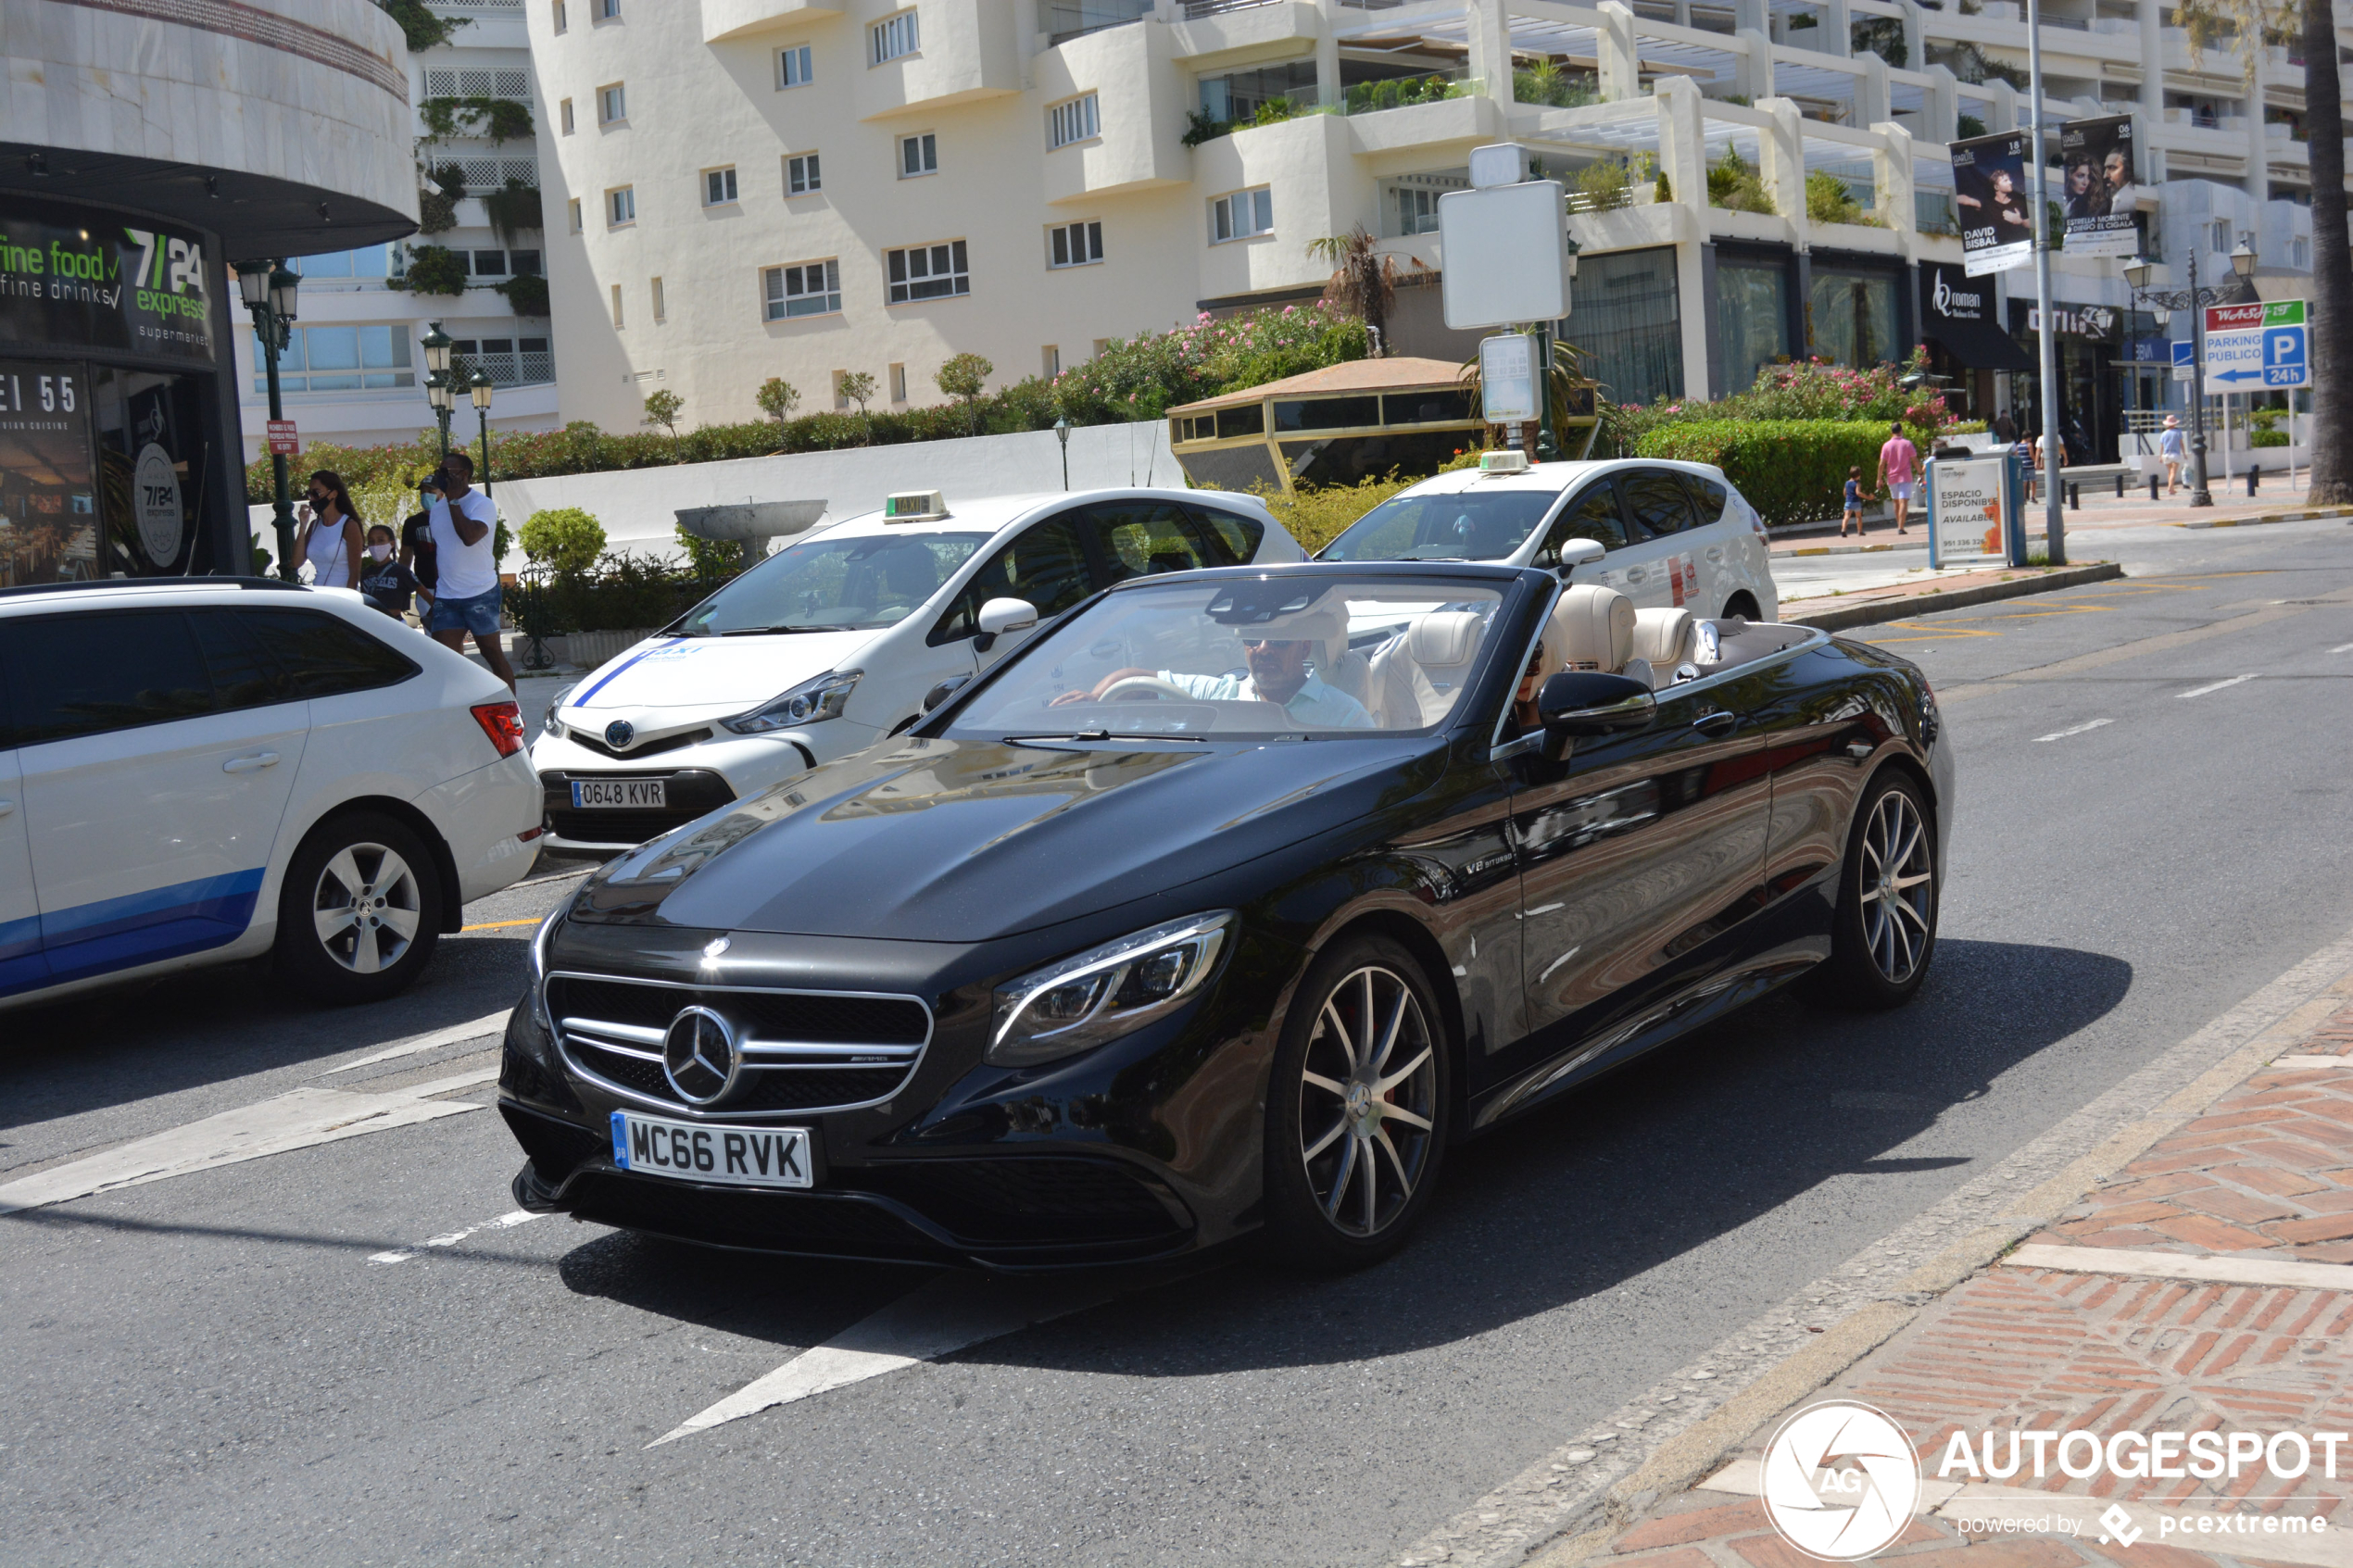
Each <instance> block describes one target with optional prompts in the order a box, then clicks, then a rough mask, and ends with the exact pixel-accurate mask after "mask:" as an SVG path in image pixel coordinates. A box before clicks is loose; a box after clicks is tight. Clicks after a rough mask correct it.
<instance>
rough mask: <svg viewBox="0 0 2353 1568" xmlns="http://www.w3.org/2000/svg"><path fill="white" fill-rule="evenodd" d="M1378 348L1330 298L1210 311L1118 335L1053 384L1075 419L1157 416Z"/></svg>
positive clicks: (1093, 421)
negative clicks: (1238, 311)
mask: <svg viewBox="0 0 2353 1568" xmlns="http://www.w3.org/2000/svg"><path fill="white" fill-rule="evenodd" d="M1370 352H1372V339H1371V336H1370V335H1369V334H1368V333H1367V332H1365V323H1364V322H1363V321H1362V320H1358V319H1357V318H1356V317H1353V316H1351V315H1348V314H1347V313H1346V312H1344V311H1342V310H1340V308H1339V307H1336V306H1333V305H1330V304H1328V303H1327V302H1326V301H1324V300H1320V299H1319V300H1316V301H1315V302H1313V303H1312V304H1307V305H1285V306H1281V307H1276V306H1267V307H1265V308H1263V309H1259V310H1252V311H1248V312H1246V313H1244V314H1242V315H1239V316H1235V317H1230V318H1228V319H1227V320H1216V319H1214V318H1213V317H1212V316H1211V315H1210V314H1209V313H1208V312H1207V311H1203V312H1202V313H1201V314H1200V315H1199V316H1197V317H1195V318H1194V319H1193V322H1192V324H1191V325H1190V326H1186V327H1173V328H1171V329H1170V330H1169V331H1167V332H1139V334H1137V335H1136V336H1134V337H1131V338H1114V340H1113V341H1112V342H1110V343H1109V344H1106V345H1104V347H1103V350H1102V352H1101V353H1100V354H1098V355H1096V356H1095V357H1094V358H1092V359H1089V360H1088V361H1087V362H1086V363H1085V364H1083V365H1075V366H1073V367H1072V368H1071V369H1069V370H1064V371H1063V373H1062V374H1061V375H1059V376H1056V377H1055V378H1054V379H1053V381H1052V383H1051V385H1050V388H1049V390H1050V391H1051V395H1053V396H1054V397H1055V398H1056V399H1057V400H1059V401H1060V402H1061V404H1062V406H1063V408H1065V409H1066V410H1067V411H1068V413H1069V416H1070V419H1071V422H1072V423H1074V424H1105V423H1111V422H1115V421H1117V420H1156V419H1159V418H1160V417H1161V416H1162V415H1164V414H1165V413H1166V412H1167V411H1168V410H1169V409H1171V408H1176V407H1177V406H1178V405H1179V404H1184V403H1194V402H1199V401H1200V400H1201V399H1202V398H1204V397H1214V396H1216V395H1218V394H1220V393H1223V392H1232V391H1239V389H1241V388H1242V387H1246V386H1257V385H1259V384H1260V383H1264V382H1270V381H1279V380H1281V379H1282V378H1283V377H1285V376H1295V375H1299V374H1301V373H1302V372H1304V371H1307V370H1322V369H1323V368H1324V367H1325V366H1327V365H1338V364H1341V363H1343V362H1345V361H1347V360H1350V359H1362V358H1365V356H1366V355H1367V354H1369V353H1370Z"/></svg>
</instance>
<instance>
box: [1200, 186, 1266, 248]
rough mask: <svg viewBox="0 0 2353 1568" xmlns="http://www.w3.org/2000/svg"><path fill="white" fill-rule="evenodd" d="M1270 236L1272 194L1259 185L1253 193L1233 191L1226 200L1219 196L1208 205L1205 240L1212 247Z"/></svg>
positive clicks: (1225, 197)
mask: <svg viewBox="0 0 2353 1568" xmlns="http://www.w3.org/2000/svg"><path fill="white" fill-rule="evenodd" d="M1273 232H1275V197H1274V193H1272V192H1271V191H1268V190H1267V189H1266V188H1265V186H1263V185H1262V186H1260V187H1259V188H1258V189H1257V190H1255V191H1236V192H1235V193H1234V194H1232V195H1230V196H1219V197H1218V198H1217V199H1216V200H1215V201H1214V202H1211V203H1210V204H1209V239H1210V243H1211V244H1212V245H1221V244H1223V243H1224V242H1226V241H1227V240H1242V239H1248V238H1249V237H1250V236H1251V235H1252V234H1271V233H1273Z"/></svg>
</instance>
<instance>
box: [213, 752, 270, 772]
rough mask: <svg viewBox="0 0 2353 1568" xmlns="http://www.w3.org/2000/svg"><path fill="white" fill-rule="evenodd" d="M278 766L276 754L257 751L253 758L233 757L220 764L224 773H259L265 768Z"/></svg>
mask: <svg viewBox="0 0 2353 1568" xmlns="http://www.w3.org/2000/svg"><path fill="white" fill-rule="evenodd" d="M277 765H278V754H277V753H276V752H274V751H257V752H255V753H254V754H253V755H252V756H251V757H232V758H231V759H229V760H227V761H226V762H223V763H222V764H220V771H222V772H224V773H258V772H259V771H261V770H262V769H264V768H274V767H276V766H277Z"/></svg>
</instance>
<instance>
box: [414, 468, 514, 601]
mask: <svg viewBox="0 0 2353 1568" xmlns="http://www.w3.org/2000/svg"><path fill="white" fill-rule="evenodd" d="M458 509H459V511H461V512H463V513H465V514H466V516H468V517H469V518H472V520H473V521H476V522H478V523H481V524H482V525H483V527H484V528H485V529H486V530H488V532H487V533H484V534H483V536H482V538H481V539H480V540H479V541H478V542H477V543H474V544H472V545H469V544H467V543H466V542H465V541H464V540H462V539H460V538H459V537H458V525H457V524H456V523H454V522H452V521H450V519H449V503H448V501H447V500H446V499H443V498H440V497H435V498H434V502H433V504H432V505H430V506H428V507H427V508H425V521H426V525H427V526H428V527H430V528H431V529H432V530H433V543H434V550H435V551H436V560H437V561H438V563H439V566H440V579H439V582H438V583H436V584H435V586H434V596H435V597H437V598H444V599H474V598H480V597H481V596H483V595H484V594H486V593H488V592H490V590H491V589H493V588H496V587H497V586H498V559H497V557H496V556H495V555H493V554H492V553H491V546H492V545H493V544H494V543H496V542H497V537H498V508H496V507H494V506H492V505H491V504H490V497H489V496H487V495H484V494H483V493H482V492H481V491H479V490H469V491H467V492H466V493H465V494H464V495H460V496H459V497H458Z"/></svg>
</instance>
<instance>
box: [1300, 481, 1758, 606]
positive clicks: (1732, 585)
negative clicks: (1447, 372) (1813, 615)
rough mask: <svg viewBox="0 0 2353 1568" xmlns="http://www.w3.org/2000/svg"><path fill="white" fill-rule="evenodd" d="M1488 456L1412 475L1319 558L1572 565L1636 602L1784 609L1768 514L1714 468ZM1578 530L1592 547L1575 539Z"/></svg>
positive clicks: (1587, 579) (1583, 576)
mask: <svg viewBox="0 0 2353 1568" xmlns="http://www.w3.org/2000/svg"><path fill="white" fill-rule="evenodd" d="M1490 456H1491V462H1493V463H1494V465H1495V466H1494V467H1492V468H1491V469H1489V470H1479V469H1457V470H1453V471H1451V472H1448V473H1441V474H1433V475H1431V476H1430V477H1429V478H1428V479H1425V480H1422V481H1421V482H1419V483H1416V484H1411V485H1408V486H1407V487H1406V488H1405V489H1403V490H1401V491H1399V492H1398V493H1397V494H1396V495H1392V496H1390V498H1389V499H1388V500H1386V501H1383V502H1382V503H1381V504H1380V505H1379V506H1378V507H1375V508H1373V509H1372V510H1371V511H1369V512H1366V513H1365V515H1364V516H1363V517H1361V518H1358V519H1357V520H1356V521H1354V522H1353V523H1351V524H1349V526H1348V529H1347V531H1346V532H1345V533H1341V534H1340V537H1339V538H1337V539H1335V540H1333V541H1332V542H1331V543H1330V544H1328V545H1327V546H1324V548H1323V549H1322V550H1321V551H1320V552H1318V555H1317V558H1318V559H1320V560H1346V561H1370V560H1485V561H1496V562H1499V563H1508V564H1510V565H1513V566H1538V567H1548V568H1554V569H1557V568H1559V567H1562V566H1563V565H1567V566H1568V567H1570V568H1571V569H1572V570H1573V571H1574V573H1575V580H1576V581H1577V582H1579V583H1596V584H1599V585H1600V586H1602V587H1604V588H1615V589H1617V591H1618V592H1619V593H1621V594H1624V595H1625V596H1627V597H1628V598H1629V599H1631V600H1633V601H1634V608H1637V609H1684V608H1687V609H1689V610H1690V611H1691V612H1692V616H1693V617H1694V618H1695V619H1698V620H1701V621H1715V620H1729V619H1730V618H1731V617H1733V616H1736V615H1739V616H1745V617H1747V618H1748V619H1749V620H1751V621H1770V620H1772V619H1773V618H1774V617H1775V616H1776V615H1777V614H1779V613H1780V596H1779V595H1778V594H1777V593H1776V592H1775V591H1774V588H1773V571H1772V558H1771V541H1770V540H1769V538H1768V536H1767V534H1766V533H1765V522H1764V520H1763V519H1762V518H1759V517H1758V516H1757V515H1756V508H1755V507H1752V506H1750V505H1749V504H1748V501H1747V499H1746V497H1744V496H1743V495H1741V493H1740V492H1739V491H1738V490H1737V489H1735V488H1734V487H1733V486H1732V484H1731V483H1730V482H1729V481H1728V480H1726V479H1725V477H1724V474H1723V471H1722V470H1719V469H1715V468H1711V467H1709V466H1708V465H1707V464H1705V463H1681V462H1665V461H1660V460H1656V459H1653V458H1609V459H1605V460H1604V461H1599V462H1559V463H1539V464H1535V465H1533V466H1522V467H1512V466H1510V464H1511V463H1512V461H1513V459H1514V458H1516V456H1517V455H1516V454H1503V453H1495V454H1491V455H1490ZM1579 540H1591V541H1592V543H1593V544H1594V545H1597V546H1600V549H1601V554H1600V556H1599V558H1594V556H1593V552H1592V550H1590V549H1588V550H1579V549H1575V548H1572V547H1571V546H1575V544H1576V542H1577V541H1579ZM1564 552H1566V556H1565V555H1564Z"/></svg>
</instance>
